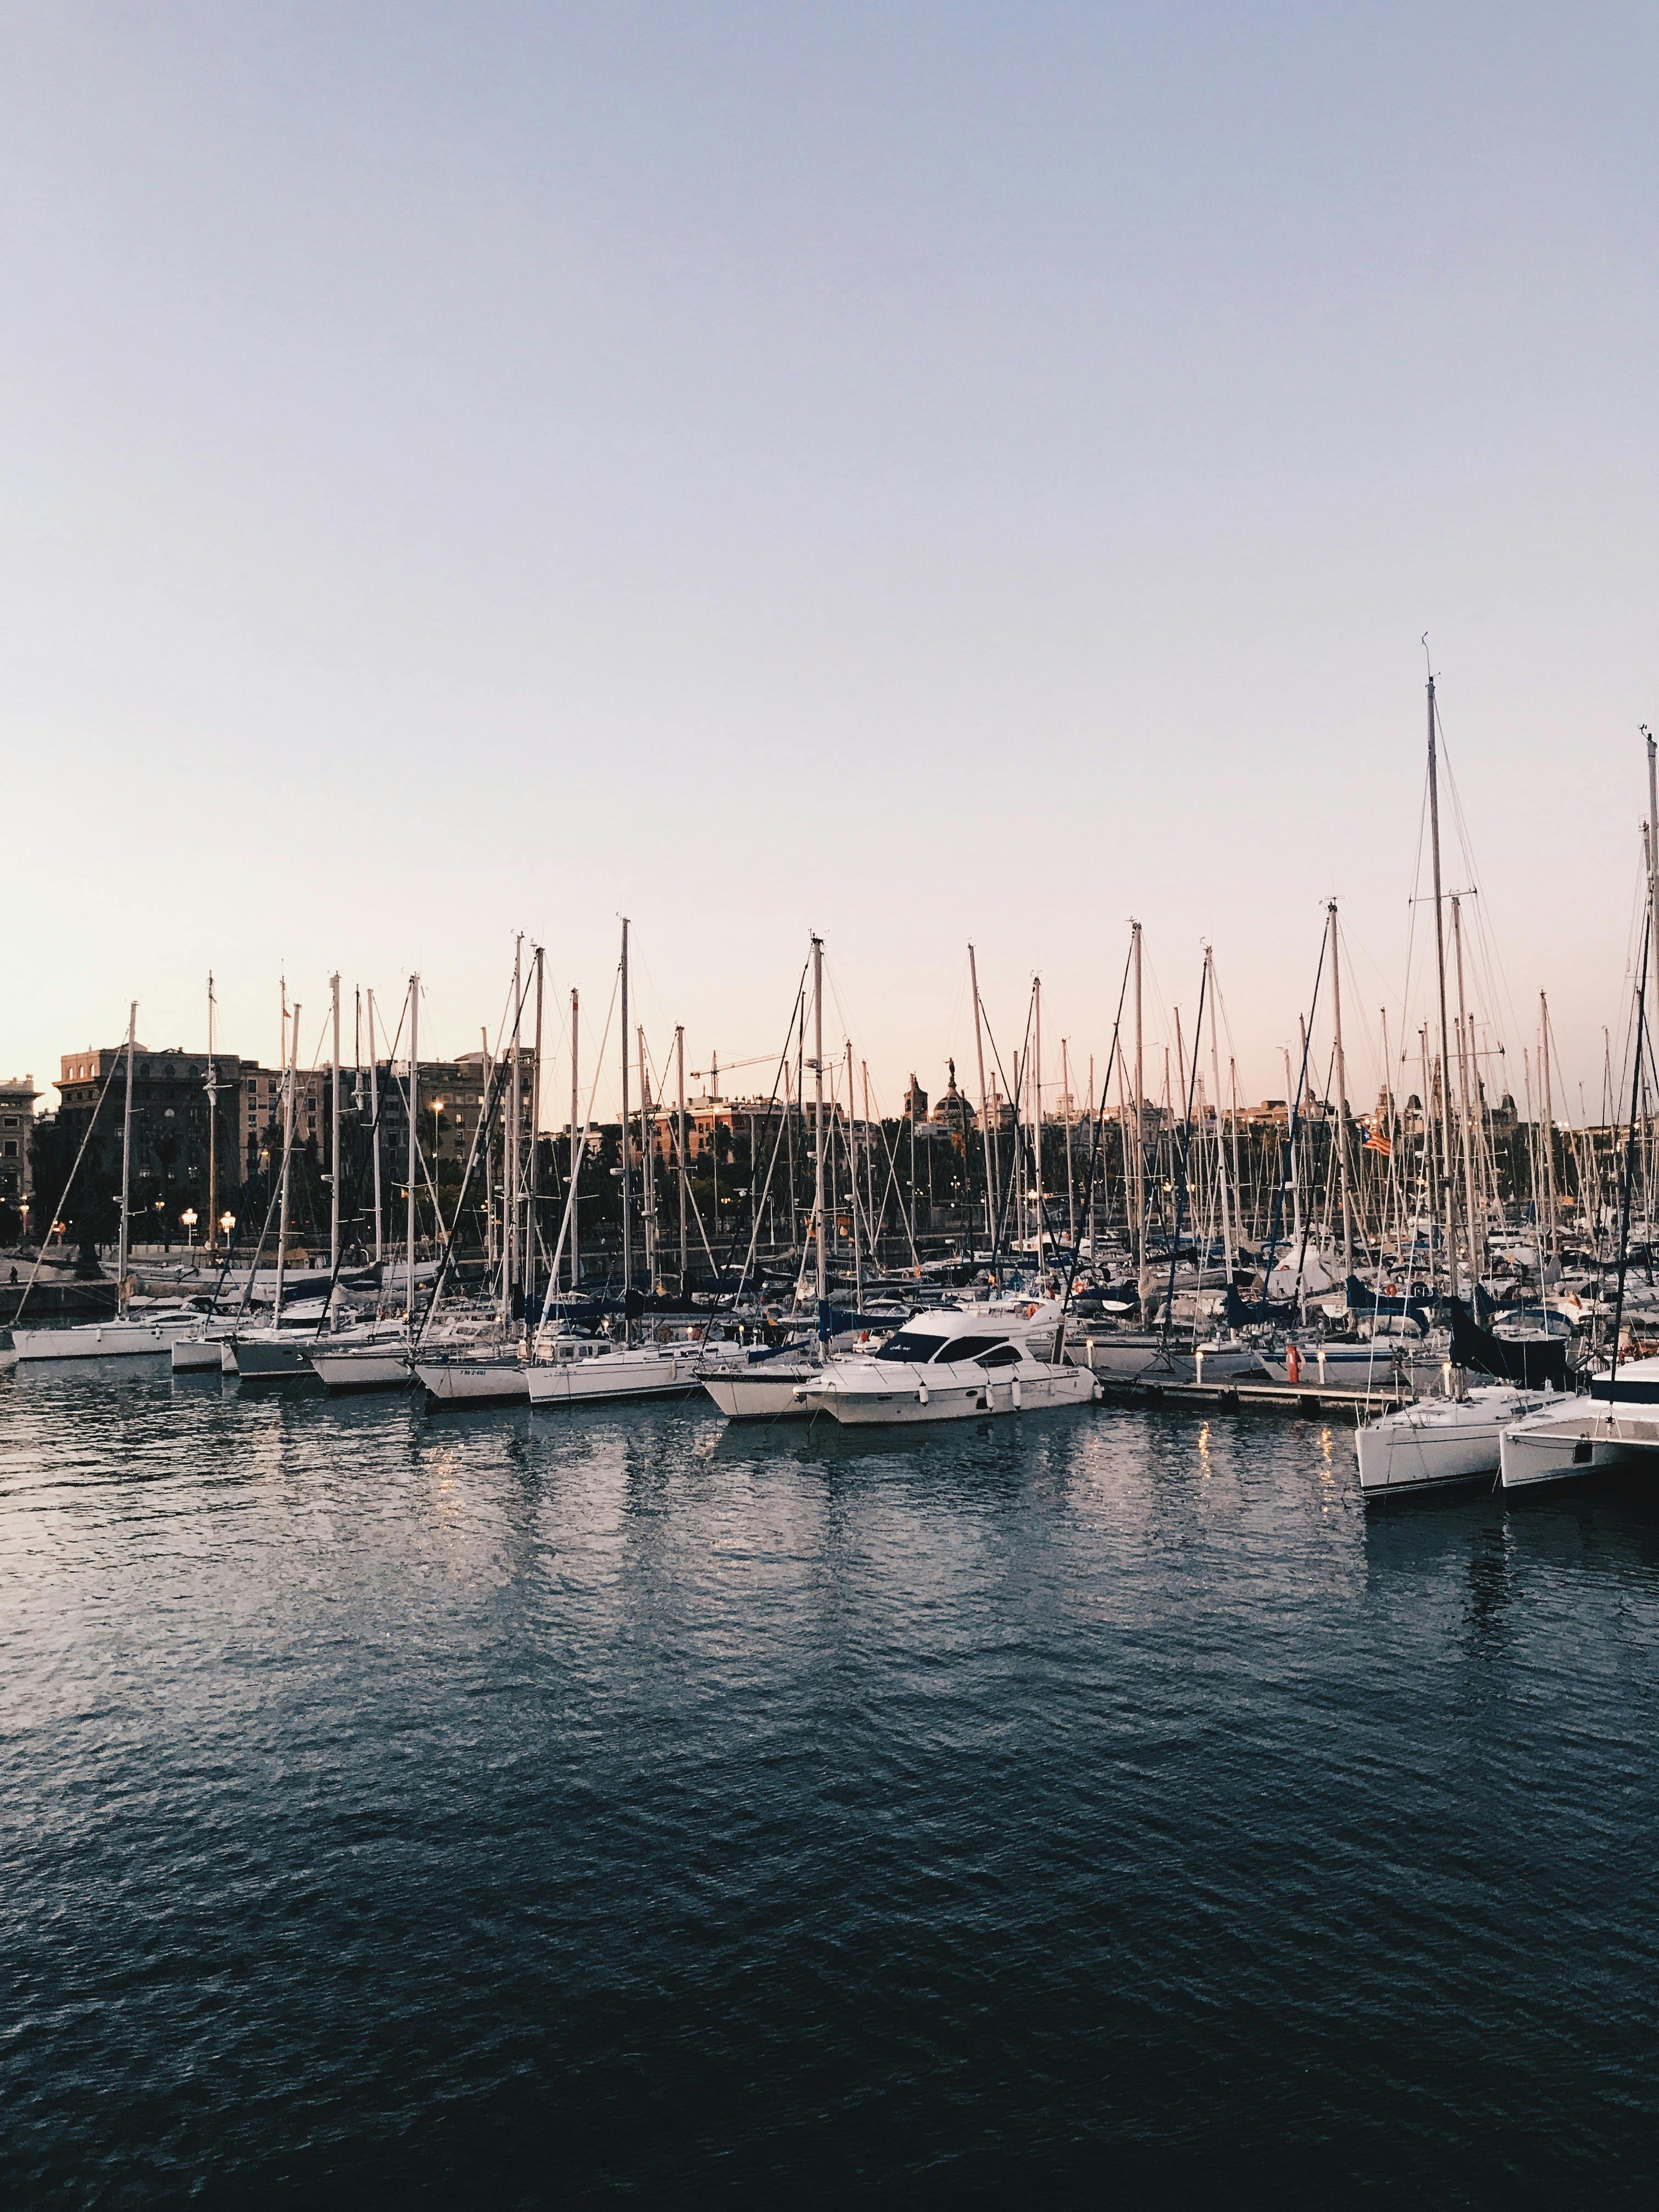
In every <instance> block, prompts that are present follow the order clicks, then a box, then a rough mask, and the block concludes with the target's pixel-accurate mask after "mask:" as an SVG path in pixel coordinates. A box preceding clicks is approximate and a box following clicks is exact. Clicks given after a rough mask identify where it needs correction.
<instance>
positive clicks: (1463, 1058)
mask: <svg viewBox="0 0 1659 2212" xmlns="http://www.w3.org/2000/svg"><path fill="white" fill-rule="evenodd" d="M1451 914H1452V947H1453V951H1454V952H1455V957H1456V963H1457V1088H1458V1092H1459V1094H1460V1099H1461V1103H1462V1109H1463V1206H1464V1212H1465V1214H1466V1216H1467V1218H1468V1238H1469V1242H1468V1255H1469V1273H1470V1275H1471V1277H1472V1278H1474V1277H1478V1276H1479V1275H1480V1258H1481V1253H1480V1247H1481V1243H1482V1239H1481V1236H1480V1225H1479V1222H1478V1219H1477V1217H1476V1213H1475V1202H1474V1148H1473V1144H1472V1141H1471V1130H1472V1126H1473V1123H1474V1107H1475V1095H1476V1089H1475V1079H1474V1046H1473V1041H1472V1039H1471V1038H1470V1036H1469V1033H1468V1015H1467V1013H1466V1012H1465V1011H1464V1002H1463V902H1462V897H1461V896H1460V895H1459V894H1458V893H1457V892H1456V891H1454V892H1453V893H1452V899H1451Z"/></svg>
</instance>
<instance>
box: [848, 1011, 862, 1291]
mask: <svg viewBox="0 0 1659 2212" xmlns="http://www.w3.org/2000/svg"><path fill="white" fill-rule="evenodd" d="M858 1141H859V1140H858V1123H857V1122H856V1121H854V1117H853V1040H852V1038H851V1037H848V1040H847V1195H848V1203H849V1206H850V1207H851V1211H852V1216H853V1304H854V1307H855V1308H856V1310H858V1311H859V1312H860V1313H862V1312H863V1311H864V1249H863V1244H862V1242H861V1240H860V1236H859V1152H858Z"/></svg>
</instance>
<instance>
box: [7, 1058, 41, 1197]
mask: <svg viewBox="0 0 1659 2212" xmlns="http://www.w3.org/2000/svg"><path fill="white" fill-rule="evenodd" d="M38 1097H40V1092H39V1091H37V1090H36V1089H35V1087H34V1078H33V1076H32V1075H26V1076H24V1077H23V1078H22V1079H21V1081H20V1080H19V1079H17V1077H15V1076H13V1077H11V1078H10V1079H9V1080H8V1081H6V1082H3V1083H0V1206H12V1207H13V1208H15V1211H16V1212H19V1213H21V1215H22V1217H23V1219H24V1222H25V1225H27V1220H28V1213H29V1206H30V1203H31V1201H32V1200H33V1196H34V1176H33V1141H32V1139H33V1133H34V1102H35V1100H36V1099H37V1098H38Z"/></svg>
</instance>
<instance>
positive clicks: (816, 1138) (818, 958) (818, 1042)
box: [812, 935, 915, 1358]
mask: <svg viewBox="0 0 1659 2212" xmlns="http://www.w3.org/2000/svg"><path fill="white" fill-rule="evenodd" d="M812 1097H813V1130H812V1134H813V1146H812V1221H813V1230H814V1235H815V1237H816V1239H817V1290H818V1333H817V1344H818V1357H819V1358H823V1350H824V1346H825V1345H826V1344H827V1343H828V1342H829V1262H828V1259H827V1257H826V1255H825V1252H824V1245H823V939H822V938H821V937H818V936H816V935H815V936H814V937H813V939H812ZM911 1157H912V1159H913V1161H914V1158H915V1152H914V1139H913V1150H912V1155H911ZM914 1180H915V1178H914V1174H913V1176H912V1181H913V1182H914Z"/></svg>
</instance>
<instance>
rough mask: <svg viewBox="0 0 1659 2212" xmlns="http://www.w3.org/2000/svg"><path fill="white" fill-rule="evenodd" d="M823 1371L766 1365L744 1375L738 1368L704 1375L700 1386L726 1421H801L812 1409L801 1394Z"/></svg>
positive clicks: (819, 1369) (807, 1416) (813, 1368)
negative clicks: (724, 1416)
mask: <svg viewBox="0 0 1659 2212" xmlns="http://www.w3.org/2000/svg"><path fill="white" fill-rule="evenodd" d="M822 1373H823V1370H822V1369H821V1368H817V1367H795V1366H790V1367H787V1368H782V1369H780V1368H778V1367H775V1366H772V1365H770V1364H768V1365H766V1366H763V1367H759V1368H757V1369H755V1370H752V1371H751V1372H750V1373H748V1374H745V1373H744V1371H743V1370H742V1369H741V1368H738V1369H736V1370H733V1371H732V1372H731V1373H729V1374H716V1375H709V1374H704V1375H703V1376H702V1377H701V1378H700V1379H701V1381H702V1387H703V1389H705V1390H706V1391H707V1392H708V1395H709V1396H710V1397H711V1398H712V1399H713V1400H714V1403H715V1404H716V1405H717V1406H718V1407H720V1411H721V1413H724V1414H725V1415H726V1419H728V1420H732V1421H791V1420H799V1421H804V1420H806V1419H809V1418H810V1417H811V1407H809V1406H808V1405H807V1404H806V1403H805V1401H804V1399H803V1397H802V1395H801V1393H802V1392H803V1391H804V1390H805V1389H806V1388H807V1386H808V1385H809V1384H810V1383H814V1382H816V1381H817V1379H818V1378H819V1376H821V1375H822Z"/></svg>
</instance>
